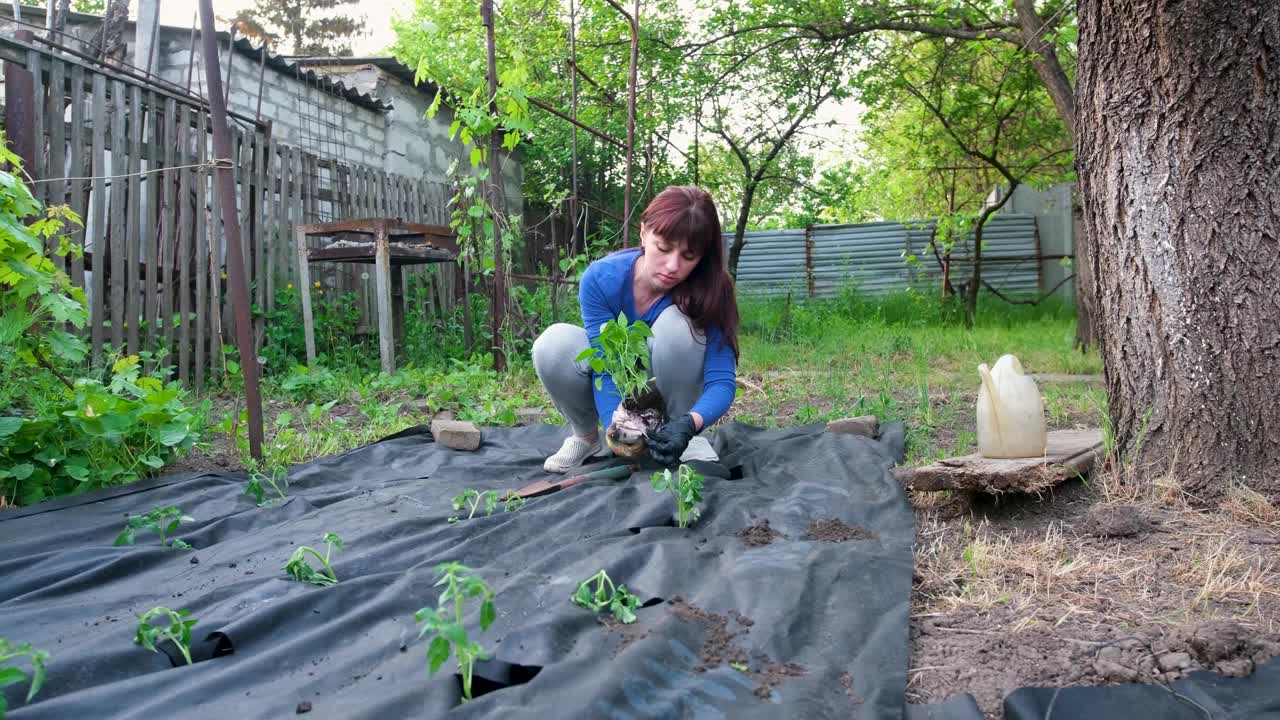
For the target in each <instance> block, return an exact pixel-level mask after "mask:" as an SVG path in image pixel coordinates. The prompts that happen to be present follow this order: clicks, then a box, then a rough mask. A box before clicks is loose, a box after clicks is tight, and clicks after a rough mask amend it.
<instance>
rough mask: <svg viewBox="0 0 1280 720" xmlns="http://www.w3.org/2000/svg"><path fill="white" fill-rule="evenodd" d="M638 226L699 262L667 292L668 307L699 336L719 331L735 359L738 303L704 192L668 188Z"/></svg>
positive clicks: (711, 207) (713, 213)
mask: <svg viewBox="0 0 1280 720" xmlns="http://www.w3.org/2000/svg"><path fill="white" fill-rule="evenodd" d="M640 222H641V224H642V225H644V227H645V228H647V229H648V230H649V231H651V232H653V233H655V234H657V235H659V236H661V237H662V238H663V239H664V240H666V241H668V242H670V243H673V244H674V243H682V244H685V245H686V246H687V247H688V248H689V252H691V253H693V254H695V255H701V256H702V260H700V261H699V262H698V266H697V267H695V268H694V269H693V272H692V273H690V274H689V277H688V278H685V280H684V282H682V283H680V284H679V285H677V286H676V287H675V288H674V289H673V290H672V291H671V301H672V302H673V303H675V305H676V307H678V308H680V310H681V311H682V312H684V314H685V315H687V316H688V317H689V319H690V320H691V321H692V322H693V324H694V326H695V327H697V328H698V329H699V330H702V331H703V332H706V330H707V328H708V327H711V326H715V327H718V328H719V329H720V333H721V335H722V337H723V338H724V342H726V343H728V344H729V347H730V348H732V349H733V356H734V362H735V363H736V362H737V359H738V300H737V297H736V296H735V295H734V291H733V279H732V278H730V277H729V271H728V268H727V267H726V263H725V255H724V235H723V233H722V232H721V230H720V216H719V214H718V213H716V205H715V201H713V200H712V199H711V194H710V193H708V192H707V191H706V190H703V189H702V188H699V187H693V186H677V185H673V186H671V187H668V188H667V189H666V190H663V191H662V192H660V193H658V195H657V197H655V198H653V200H651V201H649V205H648V207H646V208H645V209H644V214H643V215H641V216H640Z"/></svg>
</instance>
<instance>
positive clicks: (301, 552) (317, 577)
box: [284, 533, 342, 587]
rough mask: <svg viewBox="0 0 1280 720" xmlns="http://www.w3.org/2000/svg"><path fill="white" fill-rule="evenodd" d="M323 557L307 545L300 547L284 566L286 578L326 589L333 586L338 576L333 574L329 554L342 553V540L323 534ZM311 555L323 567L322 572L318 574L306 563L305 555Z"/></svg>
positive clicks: (335, 536) (333, 535) (329, 534)
mask: <svg viewBox="0 0 1280 720" xmlns="http://www.w3.org/2000/svg"><path fill="white" fill-rule="evenodd" d="M324 543H325V547H324V555H321V554H320V551H318V550H316V549H315V548H313V547H310V546H308V545H302V546H300V547H298V549H297V550H294V551H293V554H292V555H290V556H289V561H288V562H286V563H285V564H284V571H285V573H286V574H288V576H289V577H290V578H292V579H294V580H297V581H298V582H304V583H311V584H312V585H319V586H321V587H326V586H329V585H335V584H337V582H338V576H337V575H336V574H334V572H333V566H332V565H330V564H329V554H330V553H332V552H333V551H334V550H337V551H338V552H342V538H340V537H338V536H337V535H335V534H333V533H325V534H324ZM308 554H309V555H312V556H313V557H315V559H317V560H319V561H320V564H321V565H323V566H324V572H320V571H318V570H316V569H315V568H313V567H311V563H309V562H307V555H308Z"/></svg>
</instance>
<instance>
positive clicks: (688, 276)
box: [533, 187, 738, 473]
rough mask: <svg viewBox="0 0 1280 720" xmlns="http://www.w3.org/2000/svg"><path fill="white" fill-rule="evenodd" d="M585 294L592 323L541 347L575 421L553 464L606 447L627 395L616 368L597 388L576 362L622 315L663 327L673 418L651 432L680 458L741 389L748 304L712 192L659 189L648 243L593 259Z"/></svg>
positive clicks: (655, 365)
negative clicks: (742, 312)
mask: <svg viewBox="0 0 1280 720" xmlns="http://www.w3.org/2000/svg"><path fill="white" fill-rule="evenodd" d="M578 299H579V302H580V304H581V306H582V324H583V327H577V326H575V325H568V324H565V323H558V324H556V325H552V326H551V327H549V328H547V329H546V331H544V332H543V333H542V335H541V336H539V337H538V339H537V341H535V342H534V344H533V367H534V370H535V371H536V372H537V373H538V379H539V380H541V381H542V386H543V387H545V388H546V389H547V393H548V394H549V395H551V400H552V402H554V403H555V405H556V407H557V408H558V409H559V410H560V413H561V414H562V415H564V416H565V418H567V419H568V420H569V423H570V425H571V426H572V427H573V434H572V435H570V436H569V438H568V439H566V440H565V441H564V445H562V446H561V448H560V450H559V451H558V452H557V453H556V454H554V455H552V456H551V457H549V458H547V460H546V462H545V463H544V464H543V467H544V468H545V469H546V470H547V471H548V472H559V473H562V472H567V471H568V470H569V469H571V468H573V467H576V466H578V465H581V464H582V463H583V461H585V460H586V459H587V458H588V457H590V456H592V455H594V454H596V453H597V452H598V451H599V450H600V426H601V425H603V426H604V427H606V428H608V426H609V423H610V421H611V420H612V418H613V414H614V411H615V410H616V409H617V407H618V405H619V403H620V398H619V396H618V391H617V388H616V387H614V384H613V380H612V379H611V378H610V377H609V376H608V375H607V374H604V375H603V377H602V383H601V385H602V387H601V389H599V390H597V389H596V387H595V374H594V373H593V371H592V370H591V367H590V365H589V364H588V363H587V362H586V361H581V362H579V361H578V360H577V359H576V358H577V357H578V355H579V354H581V353H582V351H584V350H585V349H586V348H587V347H588V346H589V345H590V346H594V347H597V348H598V347H599V342H598V340H597V338H598V337H599V335H600V326H601V325H602V324H604V323H606V322H608V321H609V320H611V319H615V318H617V317H618V313H622V314H624V315H625V316H626V318H627V321H628V322H630V323H634V322H635V321H636V320H643V321H645V322H646V323H647V324H648V325H649V326H650V328H651V329H652V330H653V337H652V338H651V339H650V340H649V359H650V368H649V369H650V373H651V374H652V376H653V377H654V380H655V382H656V384H657V387H658V391H659V392H660V393H662V397H663V398H664V399H665V400H666V403H667V408H666V409H667V417H668V421H667V422H666V423H665V424H664V425H662V426H661V427H660V428H658V429H657V430H656V431H653V432H652V433H651V434H650V435H649V441H648V445H649V454H650V455H651V456H652V457H653V458H654V459H655V460H657V461H658V462H659V463H661V464H663V465H673V464H675V463H676V462H677V461H678V460H679V459H680V456H681V455H683V454H684V452H685V450H686V449H688V447H689V442H690V440H692V439H693V437H694V436H695V435H697V434H698V433H699V432H701V431H702V430H703V429H704V428H706V427H708V426H709V425H712V424H713V423H715V422H716V420H719V419H720V417H721V416H722V415H724V413H725V411H726V410H728V409H729V405H730V404H731V403H732V402H733V398H734V394H735V391H736V389H737V375H736V365H737V358H738V304H737V300H736V299H735V298H734V294H733V281H732V280H731V279H730V278H729V273H728V271H727V270H726V267H725V258H724V238H723V236H722V235H721V232H720V218H719V215H717V213H716V207H715V203H714V202H713V201H712V199H711V195H709V194H708V193H707V192H706V191H705V190H702V189H701V188H697V187H669V188H667V189H666V190H663V191H662V192H661V193H659V194H658V196H657V197H655V198H654V199H653V200H652V201H650V202H649V206H648V207H647V208H645V211H644V214H643V215H642V216H641V217H640V247H639V248H637V249H630V250H622V251H619V252H616V253H613V254H611V255H608V256H606V257H604V258H601V259H600V260H597V261H595V262H593V263H591V265H590V266H588V267H587V269H586V271H585V272H584V273H583V274H582V281H581V286H580V288H579V295H578ZM584 328H585V329H584Z"/></svg>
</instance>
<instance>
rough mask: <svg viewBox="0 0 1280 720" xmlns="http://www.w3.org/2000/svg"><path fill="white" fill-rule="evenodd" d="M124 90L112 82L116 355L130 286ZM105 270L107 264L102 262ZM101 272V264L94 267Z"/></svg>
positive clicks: (112, 281) (121, 340) (113, 337)
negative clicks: (126, 291) (127, 248)
mask: <svg viewBox="0 0 1280 720" xmlns="http://www.w3.org/2000/svg"><path fill="white" fill-rule="evenodd" d="M124 113H125V89H124V83H122V82H120V81H119V80H116V81H114V82H112V83H111V175H112V178H111V209H110V213H111V218H110V223H109V226H110V228H111V230H110V232H111V235H110V238H109V241H110V242H109V243H108V245H109V246H110V257H111V275H110V277H109V278H108V281H109V282H110V285H111V347H112V349H113V350H115V351H116V352H119V351H120V350H122V349H123V348H124V311H125V306H124V289H125V286H126V285H127V284H128V279H127V278H128V276H127V274H126V272H125V264H124V260H125V245H126V243H127V239H126V238H125V234H124V233H125V224H124V221H125V217H126V215H127V214H128V208H127V206H126V203H127V202H128V192H127V191H128V187H129V183H128V181H127V180H126V179H125V178H124V177H122V176H123V175H124V174H125V167H126V165H125V157H126V156H127V155H128V141H127V140H126V138H125V126H124V120H125V118H124ZM102 265H103V269H104V270H105V267H106V263H102ZM93 269H94V270H98V265H97V264H95V265H94V268H93Z"/></svg>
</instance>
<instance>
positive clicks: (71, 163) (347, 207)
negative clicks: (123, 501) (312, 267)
mask: <svg viewBox="0 0 1280 720" xmlns="http://www.w3.org/2000/svg"><path fill="white" fill-rule="evenodd" d="M0 59H3V61H4V62H5V63H13V64H16V65H19V66H22V67H24V68H26V69H27V70H29V71H30V72H31V74H32V78H33V81H34V93H33V99H34V105H33V109H34V112H33V113H32V115H33V117H31V118H30V120H29V122H30V125H31V127H30V128H23V127H6V133H7V134H8V136H9V139H10V140H11V141H12V140H13V139H14V138H15V137H16V136H17V135H19V134H22V133H27V135H26V137H33V138H34V147H35V153H34V158H33V162H32V163H31V165H30V166H29V167H28V168H27V173H28V174H29V175H30V176H31V178H32V189H33V192H34V193H35V195H36V197H37V199H39V200H41V201H42V202H44V203H46V204H50V205H57V204H67V205H69V206H70V207H71V209H72V210H74V211H75V212H76V213H78V214H79V215H81V216H82V217H83V218H84V226H83V227H81V228H68V233H67V234H68V236H69V237H70V239H71V241H72V242H73V243H74V244H75V245H79V246H81V247H83V248H84V254H83V257H82V258H77V259H68V260H67V261H66V262H65V264H64V269H65V271H66V272H67V273H68V274H69V275H70V277H71V279H72V281H73V282H74V283H75V284H76V285H77V286H79V287H82V288H84V289H85V291H86V293H87V294H88V296H89V298H90V311H91V319H90V323H89V326H88V329H87V331H86V332H87V336H88V339H89V340H90V342H91V348H92V355H93V358H94V359H95V360H100V359H101V358H102V357H103V356H104V355H105V354H106V353H108V352H111V351H123V352H125V353H128V354H133V353H137V352H139V351H143V350H152V351H154V350H158V349H164V350H167V351H168V352H169V353H170V362H171V363H172V364H174V365H176V367H177V376H178V378H179V379H180V380H182V381H183V382H184V383H190V382H193V383H194V385H195V387H196V388H201V387H203V386H204V384H205V382H206V379H207V373H208V372H210V371H212V370H214V369H216V368H217V367H219V364H220V362H221V357H222V353H221V348H222V346H223V344H224V342H226V343H230V342H231V340H230V339H231V337H232V333H231V329H230V322H231V313H230V303H229V302H227V301H225V298H226V297H227V286H226V273H225V259H226V257H227V255H226V253H225V243H226V235H225V233H224V232H223V228H222V221H221V217H222V216H221V211H220V202H222V199H221V198H219V197H218V193H217V192H216V183H214V182H213V168H214V167H215V163H217V162H229V163H230V164H231V166H232V167H234V169H235V176H236V188H237V193H238V197H237V198H236V201H237V207H238V209H239V212H240V226H241V227H240V231H241V237H242V242H243V243H244V248H243V250H244V253H243V254H244V258H245V265H246V268H245V270H246V278H247V280H248V282H249V287H250V300H251V302H252V303H253V304H254V305H255V306H256V307H257V308H258V309H259V310H265V311H267V312H270V311H272V310H274V309H275V298H276V290H277V285H278V284H279V283H288V282H290V281H292V279H293V278H294V277H295V274H296V267H295V266H294V265H293V260H292V257H293V256H292V255H291V254H290V252H289V239H290V238H292V237H293V227H294V225H295V224H298V223H313V222H321V221H327V220H330V219H345V218H359V217H398V218H402V219H404V220H406V221H409V222H419V223H426V224H435V225H447V224H448V200H449V198H450V197H451V193H450V192H449V189H448V188H446V187H445V186H443V185H442V184H439V183H434V182H430V181H427V180H425V179H413V178H407V177H403V176H398V175H391V174H388V173H385V172H382V171H380V170H378V169H376V168H372V167H368V166H364V165H358V164H351V163H339V162H337V161H335V160H333V159H329V158H324V157H319V156H317V155H315V154H312V153H309V152H306V151H304V150H302V149H300V148H296V147H291V146H288V145H284V144H283V143H278V142H273V141H272V139H271V137H270V125H269V123H265V122H256V121H253V120H251V119H250V120H247V121H246V120H245V119H244V118H240V119H239V120H238V121H236V122H233V127H232V140H233V148H234V150H233V156H232V157H231V158H223V159H217V158H214V157H213V152H212V135H211V133H210V127H209V126H210V115H209V107H208V105H207V104H206V103H205V102H204V101H203V100H202V99H200V98H198V97H195V96H193V95H191V94H189V93H184V92H182V89H181V88H176V87H173V86H170V85H167V84H163V83H157V82H150V81H147V80H143V79H139V78H137V77H134V76H131V75H129V74H127V73H123V72H119V71H117V70H115V69H114V68H111V67H109V66H103V65H98V64H96V63H92V62H88V61H84V60H82V59H79V58H77V57H73V56H70V55H67V54H63V53H60V52H59V51H58V50H57V49H56V48H54V47H44V46H42V45H37V44H34V43H24V42H21V41H19V40H15V39H11V38H0ZM13 101H14V98H8V99H7V102H13ZM337 101H340V100H339V99H336V98H335V102H337ZM56 242H57V241H56V239H55V240H54V241H53V243H54V244H56ZM317 242H319V241H317ZM453 268H454V265H452V264H449V265H446V266H443V267H441V266H431V267H430V268H423V269H417V270H415V271H414V272H415V273H418V274H423V273H425V274H426V277H425V278H424V280H426V281H427V282H430V287H431V288H432V297H433V298H435V300H436V302H438V303H443V304H445V305H447V306H450V307H451V306H452V301H453V295H454V293H453V286H454V284H455V283H456V279H455V278H454V274H455V273H454V271H453ZM318 270H319V272H318V273H313V276H318V277H321V278H324V280H325V282H326V286H327V287H328V288H330V289H332V290H334V291H339V292H342V291H354V292H357V293H358V294H359V296H360V298H361V299H360V303H361V306H362V307H363V308H364V311H365V318H366V322H365V323H364V324H365V325H367V326H370V327H376V320H374V319H373V314H374V312H375V310H374V309H373V308H374V307H375V305H374V304H373V302H372V297H373V293H372V290H371V289H370V288H368V287H366V286H367V285H369V284H370V281H369V280H367V278H368V273H365V272H363V268H362V266H352V265H329V266H328V267H325V268H318ZM424 310H425V308H424ZM299 322H301V320H300V319H299ZM254 323H255V333H256V334H255V337H256V338H257V339H258V346H259V347H261V343H262V341H263V339H264V332H263V330H264V328H263V318H262V316H261V314H260V313H256V314H255V320H254Z"/></svg>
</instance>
